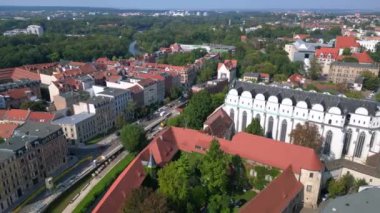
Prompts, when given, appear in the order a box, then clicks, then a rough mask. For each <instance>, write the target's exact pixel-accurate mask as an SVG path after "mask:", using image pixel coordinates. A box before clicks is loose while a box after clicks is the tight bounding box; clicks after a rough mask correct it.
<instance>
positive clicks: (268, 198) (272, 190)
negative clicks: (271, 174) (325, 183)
mask: <svg viewBox="0 0 380 213" xmlns="http://www.w3.org/2000/svg"><path fill="white" fill-rule="evenodd" d="M302 192H303V185H302V184H301V183H300V182H299V181H298V180H297V179H296V178H295V176H294V173H293V171H292V167H291V166H289V167H288V168H287V169H285V170H284V172H283V173H282V174H280V175H279V176H278V177H277V178H276V179H275V180H273V181H272V182H271V183H270V184H269V185H268V186H267V187H266V188H265V189H263V190H262V191H261V192H260V193H259V194H258V195H256V196H255V197H254V198H252V199H251V200H250V201H248V202H247V203H246V204H245V205H243V206H242V207H241V208H240V210H239V212H241V213H251V212H256V211H258V212H265V213H278V212H283V213H293V212H297V211H299V210H300V209H299V208H300V207H301V206H300V203H301V202H302Z"/></svg>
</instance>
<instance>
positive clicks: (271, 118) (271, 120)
mask: <svg viewBox="0 0 380 213" xmlns="http://www.w3.org/2000/svg"><path fill="white" fill-rule="evenodd" d="M273 122H274V121H273V117H272V116H270V117H269V119H268V129H267V134H266V135H267V138H272V131H273Z"/></svg>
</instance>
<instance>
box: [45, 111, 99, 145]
mask: <svg viewBox="0 0 380 213" xmlns="http://www.w3.org/2000/svg"><path fill="white" fill-rule="evenodd" d="M52 124H55V125H59V126H61V127H62V130H63V132H64V134H65V136H66V139H67V141H68V142H70V144H73V145H74V144H76V143H84V142H86V141H88V140H90V139H92V138H94V137H95V136H96V135H97V134H98V133H97V131H96V128H94V127H95V114H91V113H86V112H82V113H79V114H76V115H72V116H67V117H63V118H60V119H57V120H55V121H53V122H52Z"/></svg>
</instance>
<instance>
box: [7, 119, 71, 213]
mask: <svg viewBox="0 0 380 213" xmlns="http://www.w3.org/2000/svg"><path fill="white" fill-rule="evenodd" d="M67 155H68V151H67V142H66V139H65V137H64V135H63V131H62V129H61V127H60V126H57V125H51V124H46V123H35V122H26V123H25V124H23V125H21V126H20V127H18V128H17V129H16V130H15V131H14V134H13V136H12V137H11V138H10V139H8V140H7V141H6V142H4V143H0V177H1V178H0V182H1V184H0V211H1V212H8V211H10V209H9V208H10V207H11V206H13V205H14V204H16V202H17V201H18V200H19V199H20V198H21V197H22V196H24V195H27V194H29V193H31V192H32V191H33V190H35V187H36V186H37V185H42V184H44V183H45V178H47V177H49V176H51V175H52V174H53V173H54V172H55V171H57V169H59V168H60V167H62V166H63V165H64V164H65V163H66V162H67Z"/></svg>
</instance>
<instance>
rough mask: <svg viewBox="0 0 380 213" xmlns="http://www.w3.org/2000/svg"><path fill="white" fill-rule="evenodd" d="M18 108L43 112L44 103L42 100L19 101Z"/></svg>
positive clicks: (44, 109)
mask: <svg viewBox="0 0 380 213" xmlns="http://www.w3.org/2000/svg"><path fill="white" fill-rule="evenodd" d="M20 109H30V110H32V111H40V112H45V111H46V104H45V103H44V102H43V101H27V102H22V103H21V105H20Z"/></svg>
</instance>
